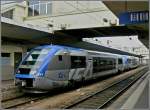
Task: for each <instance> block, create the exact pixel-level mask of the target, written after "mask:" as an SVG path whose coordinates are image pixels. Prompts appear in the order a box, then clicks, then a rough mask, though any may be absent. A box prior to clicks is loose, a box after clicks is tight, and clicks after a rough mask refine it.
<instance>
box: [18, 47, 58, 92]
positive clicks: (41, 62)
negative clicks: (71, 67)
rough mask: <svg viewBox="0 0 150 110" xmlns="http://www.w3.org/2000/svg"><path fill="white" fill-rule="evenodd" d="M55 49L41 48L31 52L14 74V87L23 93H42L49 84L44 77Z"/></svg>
mask: <svg viewBox="0 0 150 110" xmlns="http://www.w3.org/2000/svg"><path fill="white" fill-rule="evenodd" d="M56 51H57V49H55V48H52V47H51V46H41V47H38V48H35V49H33V50H31V51H30V52H29V53H28V54H27V55H26V56H25V58H24V59H23V60H22V62H21V63H20V65H19V67H18V68H17V70H16V74H15V83H16V85H18V86H20V87H21V88H23V90H24V91H25V92H31V93H39V92H40V93H41V92H42V93H43V92H46V91H45V89H46V87H48V86H49V87H50V86H51V85H48V84H51V83H50V82H46V78H45V77H44V75H45V72H46V70H47V66H48V63H49V62H50V60H51V59H52V58H53V55H54V54H55V53H56Z"/></svg>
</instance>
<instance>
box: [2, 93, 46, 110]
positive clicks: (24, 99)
mask: <svg viewBox="0 0 150 110" xmlns="http://www.w3.org/2000/svg"><path fill="white" fill-rule="evenodd" d="M46 97H47V95H43V96H40V97H39V96H26V95H22V96H20V97H16V98H13V99H10V100H5V101H2V102H1V106H2V108H4V109H9V108H16V107H17V106H20V105H24V104H27V103H32V102H33V101H37V100H41V99H43V98H46Z"/></svg>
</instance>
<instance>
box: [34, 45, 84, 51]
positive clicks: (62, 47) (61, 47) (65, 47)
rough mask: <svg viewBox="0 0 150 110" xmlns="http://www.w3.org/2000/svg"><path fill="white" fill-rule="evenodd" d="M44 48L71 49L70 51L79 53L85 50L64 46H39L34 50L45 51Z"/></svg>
mask: <svg viewBox="0 0 150 110" xmlns="http://www.w3.org/2000/svg"><path fill="white" fill-rule="evenodd" d="M44 48H57V49H69V50H77V51H82V50H84V49H80V48H74V47H69V46H62V45H43V46H38V47H36V48H34V49H44Z"/></svg>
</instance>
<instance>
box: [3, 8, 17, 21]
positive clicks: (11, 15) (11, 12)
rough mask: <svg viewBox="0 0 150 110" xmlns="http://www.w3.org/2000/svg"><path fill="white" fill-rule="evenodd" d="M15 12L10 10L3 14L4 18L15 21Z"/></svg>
mask: <svg viewBox="0 0 150 110" xmlns="http://www.w3.org/2000/svg"><path fill="white" fill-rule="evenodd" d="M13 11H14V10H9V11H7V12H4V13H2V17H5V18H9V19H13Z"/></svg>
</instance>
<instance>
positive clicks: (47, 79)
mask: <svg viewBox="0 0 150 110" xmlns="http://www.w3.org/2000/svg"><path fill="white" fill-rule="evenodd" d="M138 66H139V59H138V58H137V57H133V56H127V55H118V54H112V53H107V52H98V51H92V50H85V49H80V48H74V47H68V46H61V45H44V46H38V47H36V48H33V49H32V50H31V51H30V52H28V54H27V55H26V56H25V57H24V58H23V60H22V61H21V62H20V64H19V66H18V68H17V69H16V72H15V84H16V85H18V86H20V87H21V88H22V89H23V90H25V92H29V93H45V92H48V91H50V90H52V89H55V88H60V87H66V86H70V85H74V84H75V82H82V81H86V80H91V79H95V78H99V77H102V76H106V75H111V74H118V73H119V72H123V71H125V70H128V69H132V68H136V67H138Z"/></svg>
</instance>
